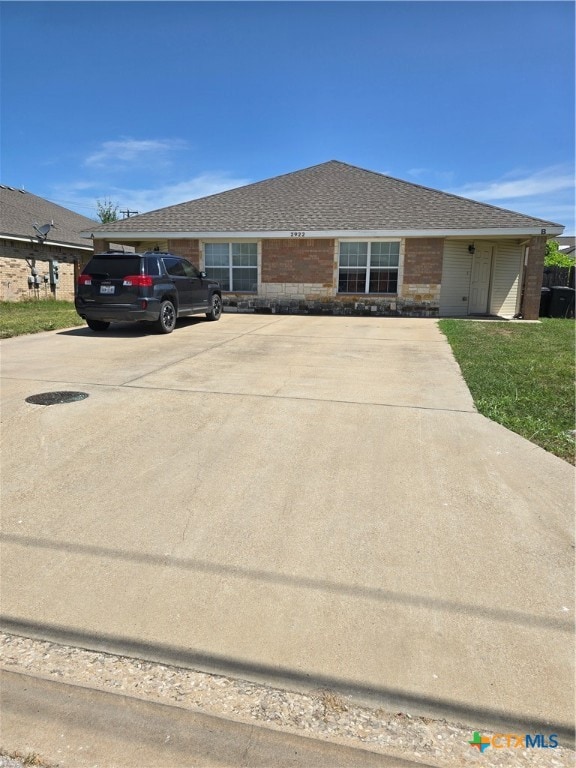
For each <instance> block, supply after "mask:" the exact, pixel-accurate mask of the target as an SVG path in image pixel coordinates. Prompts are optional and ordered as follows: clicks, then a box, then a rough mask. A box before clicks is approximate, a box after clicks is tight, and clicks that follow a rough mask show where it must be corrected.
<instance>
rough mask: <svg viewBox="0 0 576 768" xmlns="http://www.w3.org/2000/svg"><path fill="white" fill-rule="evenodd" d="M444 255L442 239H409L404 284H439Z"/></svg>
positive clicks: (406, 249)
mask: <svg viewBox="0 0 576 768" xmlns="http://www.w3.org/2000/svg"><path fill="white" fill-rule="evenodd" d="M443 254H444V239H443V238H441V237H413V238H408V239H407V240H406V246H405V251H404V282H405V283H437V284H439V283H440V281H441V279H442V257H443Z"/></svg>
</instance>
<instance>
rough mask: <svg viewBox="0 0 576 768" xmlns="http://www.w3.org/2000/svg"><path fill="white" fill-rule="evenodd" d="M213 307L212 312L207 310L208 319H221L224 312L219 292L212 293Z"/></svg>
mask: <svg viewBox="0 0 576 768" xmlns="http://www.w3.org/2000/svg"><path fill="white" fill-rule="evenodd" d="M211 307H212V309H211V310H210V312H206V317H207V318H208V320H220V315H221V314H222V299H221V298H220V296H218V294H217V293H214V294H213V295H212V301H211Z"/></svg>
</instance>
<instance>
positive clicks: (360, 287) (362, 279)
mask: <svg viewBox="0 0 576 768" xmlns="http://www.w3.org/2000/svg"><path fill="white" fill-rule="evenodd" d="M399 261H400V241H399V240H395V241H388V242H382V241H377V242H371V243H369V242H356V243H353V242H342V243H340V259H339V264H338V293H396V292H397V291H398V264H399Z"/></svg>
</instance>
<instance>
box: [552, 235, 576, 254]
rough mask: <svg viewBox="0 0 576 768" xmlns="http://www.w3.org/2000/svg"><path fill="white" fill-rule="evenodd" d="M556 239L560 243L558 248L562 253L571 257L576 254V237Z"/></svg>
mask: <svg viewBox="0 0 576 768" xmlns="http://www.w3.org/2000/svg"><path fill="white" fill-rule="evenodd" d="M554 240H556V242H557V243H558V250H559V251H560V253H564V254H566V256H570V257H571V258H575V256H576V237H555V238H554Z"/></svg>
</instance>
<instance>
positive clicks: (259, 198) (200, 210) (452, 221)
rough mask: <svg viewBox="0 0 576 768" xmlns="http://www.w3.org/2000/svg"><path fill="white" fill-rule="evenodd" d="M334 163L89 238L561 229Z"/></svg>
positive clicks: (113, 225)
mask: <svg viewBox="0 0 576 768" xmlns="http://www.w3.org/2000/svg"><path fill="white" fill-rule="evenodd" d="M561 226H562V225H560V224H554V223H553V222H550V221H544V220H543V219H536V218H533V217H531V216H525V215H524V214H521V213H515V212H513V211H508V210H505V209H503V208H496V207H494V206H492V205H487V204H485V203H478V202H475V201H473V200H468V199H466V198H462V197H457V196H456V195H451V194H448V193H446V192H440V191H438V190H435V189H429V188H428V187H422V186H419V185H417V184H411V183H409V182H407V181H400V180H399V179H394V178H392V177H390V176H385V175H383V174H381V173H376V172H375V171H367V170H364V169H362V168H357V167H356V166H353V165H348V164H347V163H342V162H339V161H337V160H331V161H329V162H326V163H322V164H320V165H315V166H312V167H311V168H305V169H304V170H301V171H296V172H294V173H287V174H285V175H282V176H276V177H274V178H272V179H267V180H265V181H259V182H256V183H255V184H248V185H247V186H244V187H238V188H237V189H232V190H229V191H227V192H220V193H219V194H216V195H210V196H209V197H203V198H199V199H197V200H191V201H190V202H187V203H180V204H179V205H172V206H169V207H167V208H160V209H158V210H156V211H151V212H150V213H144V214H141V215H140V216H132V217H130V218H129V219H124V220H123V221H118V222H114V223H111V224H105V225H102V226H101V227H97V228H96V229H94V228H93V229H92V230H91V232H94V233H95V234H97V233H98V232H106V233H118V234H120V233H122V234H125V235H129V234H130V233H138V234H143V233H150V234H159V233H164V234H168V235H169V234H170V233H174V234H176V233H189V234H192V233H211V232H219V233H220V232H221V233H225V232H263V233H265V232H290V231H306V232H330V231H359V230H363V231H376V230H378V231H383V230H386V231H393V230H394V231H407V230H410V231H423V230H432V231H446V230H466V231H469V230H479V229H487V230H489V229H494V228H498V229H500V228H504V229H512V230H518V229H528V230H530V229H532V230H533V229H534V228H549V227H561Z"/></svg>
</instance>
